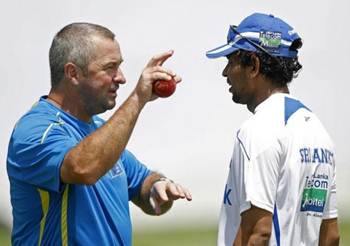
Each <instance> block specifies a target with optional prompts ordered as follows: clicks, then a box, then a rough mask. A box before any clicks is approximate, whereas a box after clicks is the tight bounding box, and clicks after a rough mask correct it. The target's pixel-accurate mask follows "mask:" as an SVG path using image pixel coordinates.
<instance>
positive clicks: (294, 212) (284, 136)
mask: <svg viewBox="0 0 350 246" xmlns="http://www.w3.org/2000/svg"><path fill="white" fill-rule="evenodd" d="M334 158H335V154H334V147H333V143H332V141H331V139H330V137H329V135H328V133H327V131H326V130H325V128H324V127H323V125H322V124H321V122H320V120H319V119H318V118H317V116H316V115H315V114H314V113H312V112H311V111H310V110H309V109H308V108H307V107H305V106H304V105H303V104H302V103H301V102H300V101H298V100H297V99H295V98H293V97H291V96H290V95H288V94H283V93H276V94H273V95H272V96H270V97H269V98H268V99H266V100H265V101H263V102H262V103H261V104H259V105H258V106H257V107H256V109H255V112H254V115H253V116H252V117H250V118H249V119H248V120H247V121H246V122H245V123H244V124H243V125H242V127H241V129H240V130H239V131H238V132H237V135H236V139H235V144H234V149H233V155H232V159H231V163H230V170H229V175H228V179H227V184H226V187H225V192H224V200H223V204H222V208H221V214H220V222H219V234H218V245H220V246H221V245H230V246H231V245H232V243H233V241H234V239H235V237H236V233H237V231H238V228H239V225H240V220H241V219H240V214H241V213H242V212H244V211H246V210H248V209H249V208H250V207H251V204H253V205H254V206H256V207H259V208H262V209H265V210H267V211H269V212H271V213H272V214H273V223H272V229H271V231H272V234H271V237H270V243H269V245H318V238H319V231H320V225H321V222H322V220H323V219H329V218H336V217H338V214H337V213H338V212H337V207H336V183H335V162H334Z"/></svg>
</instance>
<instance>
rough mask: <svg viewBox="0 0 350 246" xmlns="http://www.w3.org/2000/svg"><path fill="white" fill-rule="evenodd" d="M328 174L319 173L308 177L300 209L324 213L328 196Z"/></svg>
mask: <svg viewBox="0 0 350 246" xmlns="http://www.w3.org/2000/svg"><path fill="white" fill-rule="evenodd" d="M327 189H328V175H326V174H318V175H312V176H311V178H310V177H309V176H307V177H306V182H305V188H304V190H303V194H302V198H301V207H300V211H302V212H306V211H310V212H311V211H312V212H318V213H322V212H323V209H324V206H325V203H326V197H327Z"/></svg>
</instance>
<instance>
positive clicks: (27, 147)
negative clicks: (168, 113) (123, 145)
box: [7, 97, 150, 245]
mask: <svg viewBox="0 0 350 246" xmlns="http://www.w3.org/2000/svg"><path fill="white" fill-rule="evenodd" d="M45 98H46V97H41V98H40V100H39V101H38V102H37V103H36V104H35V105H34V106H33V108H32V109H31V110H30V111H29V112H28V113H26V114H25V115H24V116H23V117H22V118H21V119H20V120H19V121H18V122H17V124H16V126H15V128H14V130H13V133H12V136H11V139H10V143H9V148H8V156H7V172H8V176H9V180H10V193H11V203H12V207H13V231H12V244H13V245H131V238H132V232H131V221H130V212H129V201H130V200H131V199H132V198H133V197H134V196H135V195H136V194H138V192H139V191H140V187H141V185H142V183H143V181H144V179H145V178H146V177H147V176H148V175H149V174H150V170H149V169H147V168H146V167H145V166H144V165H143V164H142V163H140V162H139V161H138V160H137V159H136V158H135V156H134V155H133V154H132V153H130V152H129V151H127V150H125V151H124V152H123V153H122V155H121V157H120V159H119V160H118V161H117V163H115V165H114V167H113V168H112V169H110V170H109V171H108V172H107V173H106V174H105V175H104V176H103V177H101V178H100V179H99V180H98V181H97V182H96V183H95V184H94V185H76V184H64V183H62V182H61V180H60V167H61V165H62V162H63V159H64V157H65V155H66V154H67V153H68V151H69V150H70V149H71V148H73V147H74V146H75V145H77V144H78V143H79V142H80V141H81V140H83V139H84V138H85V137H86V136H88V135H89V134H91V133H92V132H94V131H95V130H96V129H97V128H98V127H100V126H101V125H103V124H104V121H103V120H102V119H100V118H99V117H97V116H94V117H93V118H92V121H91V122H90V123H86V122H83V121H80V120H78V119H77V118H75V117H73V116H72V115H70V114H68V113H66V112H64V111H62V110H61V109H59V108H57V107H55V106H54V105H53V104H51V103H49V102H48V101H47V100H46V99H45Z"/></svg>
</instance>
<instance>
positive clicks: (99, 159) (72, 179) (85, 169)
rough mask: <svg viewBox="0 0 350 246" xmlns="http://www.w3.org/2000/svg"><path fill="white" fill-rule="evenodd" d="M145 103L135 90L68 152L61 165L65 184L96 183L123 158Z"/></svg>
mask: <svg viewBox="0 0 350 246" xmlns="http://www.w3.org/2000/svg"><path fill="white" fill-rule="evenodd" d="M144 105H145V102H143V101H142V100H140V99H139V97H138V96H137V95H136V94H135V93H133V94H131V95H130V96H129V98H128V99H127V100H126V101H125V102H124V103H123V104H122V105H121V107H120V108H119V109H118V110H117V111H116V112H115V113H114V114H113V116H112V117H111V118H110V119H109V120H108V121H107V122H106V123H105V124H104V125H103V126H102V127H100V128H99V129H98V130H96V131H95V132H94V133H92V134H91V135H89V136H88V137H86V138H85V139H84V140H82V141H81V142H80V143H79V144H78V145H77V146H75V147H74V148H73V149H72V150H71V151H69V152H68V154H67V155H66V158H65V160H64V163H63V165H62V168H61V177H62V181H63V182H65V183H82V184H93V183H95V182H96V181H97V180H98V179H99V178H100V177H101V176H103V175H104V174H105V173H106V172H107V171H108V170H109V169H110V168H112V167H113V165H114V164H115V163H116V161H117V160H118V159H119V157H120V155H121V153H122V151H123V150H124V149H125V146H126V144H127V142H128V140H129V138H130V136H131V133H132V131H133V129H134V126H135V123H136V121H137V118H138V116H139V114H140V112H141V110H142V108H143V107H144Z"/></svg>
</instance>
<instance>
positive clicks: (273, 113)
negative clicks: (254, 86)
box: [237, 96, 286, 156]
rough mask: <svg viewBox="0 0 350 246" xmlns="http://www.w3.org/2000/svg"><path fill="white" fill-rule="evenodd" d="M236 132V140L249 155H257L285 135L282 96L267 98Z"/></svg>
mask: <svg viewBox="0 0 350 246" xmlns="http://www.w3.org/2000/svg"><path fill="white" fill-rule="evenodd" d="M258 107H259V108H257V111H256V112H255V114H254V115H252V116H251V117H250V118H249V119H248V120H247V121H246V122H244V123H243V124H242V126H241V128H240V130H239V131H238V132H237V139H238V141H239V142H240V143H241V144H242V145H243V146H244V147H245V149H246V150H247V151H248V152H249V153H250V155H251V156H254V155H257V154H259V153H261V152H262V151H264V150H266V149H267V148H270V147H271V146H276V144H277V146H278V142H279V140H280V139H281V138H283V137H284V136H285V134H286V133H285V124H284V99H283V96H278V97H273V98H269V99H267V100H266V101H264V102H263V103H262V104H261V105H259V106H258Z"/></svg>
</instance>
